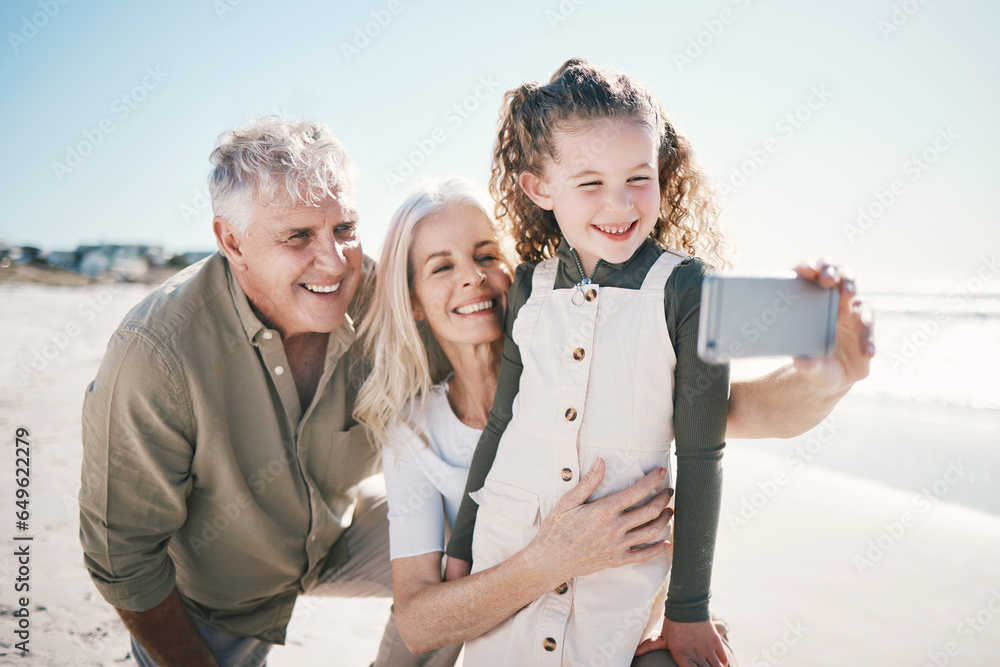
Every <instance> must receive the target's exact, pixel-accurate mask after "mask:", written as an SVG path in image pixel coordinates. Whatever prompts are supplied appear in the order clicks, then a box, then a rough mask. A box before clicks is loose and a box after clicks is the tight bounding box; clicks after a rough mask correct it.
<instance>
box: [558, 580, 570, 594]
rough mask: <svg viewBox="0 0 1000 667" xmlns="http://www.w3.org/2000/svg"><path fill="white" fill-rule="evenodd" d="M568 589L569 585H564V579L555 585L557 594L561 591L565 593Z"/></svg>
mask: <svg viewBox="0 0 1000 667" xmlns="http://www.w3.org/2000/svg"><path fill="white" fill-rule="evenodd" d="M568 590H569V586H568V585H566V582H565V581H564V582H563V583H561V584H559V585H558V586H556V593H558V594H559V595H562V594H563V593H565V592H566V591H568Z"/></svg>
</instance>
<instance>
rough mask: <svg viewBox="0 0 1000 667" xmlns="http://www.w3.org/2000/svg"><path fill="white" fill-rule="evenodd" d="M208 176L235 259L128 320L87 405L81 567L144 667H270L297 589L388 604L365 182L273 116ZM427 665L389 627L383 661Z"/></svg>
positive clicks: (193, 277)
mask: <svg viewBox="0 0 1000 667" xmlns="http://www.w3.org/2000/svg"><path fill="white" fill-rule="evenodd" d="M212 162H213V164H214V167H215V169H214V172H213V174H212V177H211V183H210V190H211V194H212V203H213V208H214V212H215V219H214V229H215V235H216V239H217V241H218V245H219V248H220V251H221V252H220V253H219V254H216V255H214V256H212V257H210V258H208V259H207V260H205V261H203V262H200V263H199V264H197V265H195V266H192V267H190V268H189V269H187V270H185V271H183V272H181V273H180V274H178V275H177V276H175V277H174V278H173V279H172V280H170V281H168V282H167V283H166V284H164V285H163V286H161V287H160V288H159V289H157V290H155V291H154V292H153V293H152V294H150V295H149V296H148V297H147V298H146V299H144V300H143V301H142V303H140V304H139V305H138V306H137V307H136V308H135V309H133V310H132V312H131V313H129V315H128V316H127V317H126V318H125V321H124V322H122V324H121V326H120V327H119V328H118V331H117V332H116V333H115V335H114V337H113V338H112V340H111V342H110V344H109V346H108V350H107V354H106V356H105V358H104V360H103V362H102V364H101V367H100V370H99V371H98V374H97V378H96V379H95V380H94V382H93V383H92V384H91V385H90V387H89V388H88V390H87V395H86V399H85V404H84V419H83V441H84V460H83V481H82V489H81V493H80V508H81V539H82V542H83V546H84V551H85V558H86V564H87V567H88V569H89V570H90V572H91V575H92V577H93V579H94V581H95V583H96V585H97V587H98V589H99V590H100V592H101V593H102V595H104V597H105V599H107V600H108V602H110V603H111V604H112V605H113V606H114V607H115V608H116V609H117V610H118V612H119V615H120V616H121V618H122V621H123V622H124V623H125V625H126V627H127V628H128V630H129V632H131V634H132V637H133V648H134V654H135V657H136V659H137V661H138V662H139V663H140V664H143V665H147V664H160V665H167V664H178V665H180V664H183V665H214V664H216V663H218V664H223V665H228V664H234V665H237V664H238V665H257V664H263V662H264V660H265V658H266V654H267V651H268V649H269V648H270V646H271V644H274V643H279V644H280V643H282V642H283V641H284V638H285V627H286V625H287V623H288V620H289V618H290V617H291V614H292V607H293V605H294V604H295V600H296V597H297V596H298V595H299V594H301V593H303V592H307V591H321V592H323V593H324V594H334V595H382V596H387V595H390V594H391V590H392V589H391V586H392V584H391V581H392V580H391V570H390V567H389V560H388V544H387V542H388V534H387V523H386V519H385V508H384V506H383V505H384V500H383V499H381V498H380V495H379V494H378V491H377V489H375V490H374V491H372V490H371V489H369V488H367V487H365V486H363V485H361V482H362V480H364V479H365V478H367V477H369V476H371V475H373V474H375V473H376V472H377V471H378V464H377V461H378V456H377V454H376V452H375V451H374V449H373V447H372V445H371V443H370V442H369V440H368V438H367V435H366V432H365V430H364V428H363V427H362V426H360V425H358V424H357V423H356V422H355V421H354V419H353V417H352V414H351V413H352V409H353V403H354V395H355V392H356V389H357V385H358V380H359V378H360V377H361V374H360V372H359V370H358V369H357V368H355V367H354V362H355V354H354V348H353V347H352V343H353V341H354V324H353V321H354V320H353V317H352V316H354V315H356V314H357V311H358V310H359V308H360V306H361V301H363V298H362V297H363V295H364V291H365V290H363V289H359V287H361V286H362V284H363V283H364V282H365V278H366V276H367V275H368V272H369V268H370V267H368V266H366V260H365V258H364V257H363V255H362V252H361V243H360V240H359V236H358V213H357V208H356V206H355V201H354V176H353V173H354V169H353V167H352V165H351V163H350V162H349V160H348V158H347V155H346V154H345V152H344V150H343V148H342V146H341V145H340V143H339V142H338V141H337V140H336V138H335V137H334V136H333V135H332V133H331V132H330V130H329V129H328V128H327V127H326V126H325V125H323V124H320V123H292V122H288V121H284V120H281V119H277V118H265V119H259V120H257V121H254V122H251V123H250V124H249V125H247V126H246V127H244V128H242V129H240V130H236V131H233V132H229V133H227V134H225V135H223V137H222V138H221V140H220V144H219V146H218V148H217V149H216V150H215V152H214V153H213V154H212ZM355 297H357V298H355ZM455 654H456V651H455V650H444V651H443V652H442V654H441V655H440V656H438V657H436V658H435V657H431V658H428V657H427V656H424V661H422V662H421V663H420V664H452V663H453V662H454V659H455ZM412 663H413V656H412V655H410V654H409V652H408V651H406V649H405V646H404V645H403V644H402V642H401V641H400V640H399V639H398V636H397V635H396V634H395V633H394V632H392V631H390V632H388V633H387V635H386V638H385V640H384V644H383V650H382V651H381V654H380V660H379V664H399V665H404V664H412Z"/></svg>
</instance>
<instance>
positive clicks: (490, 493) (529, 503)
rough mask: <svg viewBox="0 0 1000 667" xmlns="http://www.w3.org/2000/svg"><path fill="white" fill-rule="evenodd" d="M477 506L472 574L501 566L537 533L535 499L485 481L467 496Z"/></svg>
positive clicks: (500, 484)
mask: <svg viewBox="0 0 1000 667" xmlns="http://www.w3.org/2000/svg"><path fill="white" fill-rule="evenodd" d="M471 495H472V499H473V500H475V501H476V502H477V503H478V504H479V511H478V513H477V515H476V529H475V533H474V535H473V538H472V562H473V571H474V572H479V571H481V570H485V569H487V568H489V567H492V566H494V565H496V564H498V563H502V562H503V561H505V560H507V559H508V558H510V557H511V556H513V555H514V554H515V553H517V552H518V551H520V550H521V549H523V548H524V547H525V546H526V545H527V544H528V543H529V542H531V540H532V539H534V537H535V535H536V534H537V533H538V528H539V525H540V523H541V522H540V518H539V512H538V504H539V503H538V495H537V494H536V493H533V492H531V491H528V490H526V489H522V488H520V487H517V486H513V485H511V484H505V483H504V482H498V481H496V480H492V479H487V480H486V485H485V486H484V487H483V488H482V489H480V490H479V491H476V492H474V493H472V494H471Z"/></svg>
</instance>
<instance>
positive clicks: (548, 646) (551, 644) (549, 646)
mask: <svg viewBox="0 0 1000 667" xmlns="http://www.w3.org/2000/svg"><path fill="white" fill-rule="evenodd" d="M542 646H543V647H544V648H545V650H546V651H555V650H556V640H555V639H553V638H552V637H546V638H545V641H543V642H542Z"/></svg>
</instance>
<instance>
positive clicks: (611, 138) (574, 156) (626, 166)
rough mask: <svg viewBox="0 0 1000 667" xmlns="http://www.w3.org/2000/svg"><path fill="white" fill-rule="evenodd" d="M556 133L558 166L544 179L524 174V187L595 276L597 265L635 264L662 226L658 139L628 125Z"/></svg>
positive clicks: (606, 123)
mask: <svg viewBox="0 0 1000 667" xmlns="http://www.w3.org/2000/svg"><path fill="white" fill-rule="evenodd" d="M553 135H554V140H555V142H554V143H555V150H556V155H557V156H558V157H559V160H558V162H557V161H554V160H550V161H549V162H548V164H547V166H546V169H545V176H544V178H539V177H537V176H536V175H534V174H531V173H528V172H525V173H523V174H521V176H520V184H521V187H522V188H523V189H524V191H525V193H526V194H527V195H528V196H529V197H530V198H531V200H532V201H534V202H535V204H537V205H538V206H540V207H541V208H543V209H546V210H550V211H552V212H553V213H554V214H555V217H556V221H557V222H558V223H559V230H560V231H561V232H562V234H563V236H564V237H566V241H567V243H569V245H570V246H572V247H573V248H574V249H575V250H576V252H577V255H578V256H579V257H580V263H581V264H583V270H584V272H585V273H586V275H587V276H590V275H591V274H592V273H593V272H594V267H595V266H596V264H597V260H598V259H603V260H604V261H606V262H610V263H612V264H618V263H621V262H624V261H626V260H627V259H629V258H630V257H631V256H632V255H633V254H634V253H635V251H636V250H637V249H638V248H639V246H640V245H642V242H643V241H644V240H645V239H646V237H647V236H649V234H650V232H652V231H653V227H654V226H655V225H656V220H657V217H658V216H659V213H660V185H659V181H658V153H659V151H658V140H657V136H656V133H655V132H654V131H653V129H652V128H650V127H648V126H647V125H645V124H643V123H639V122H634V121H628V120H595V121H585V122H581V123H580V124H579V125H578V127H577V128H574V129H571V130H556V131H555V132H554V133H553Z"/></svg>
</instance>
